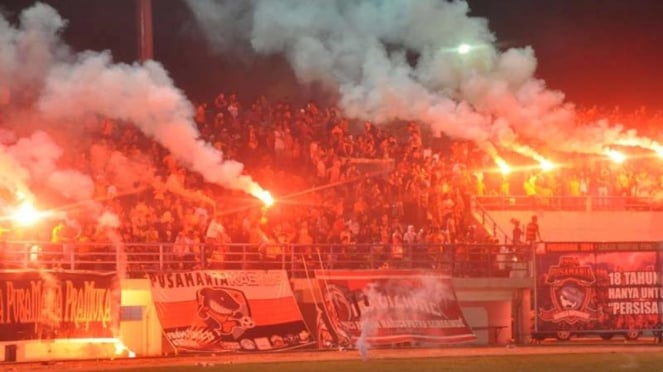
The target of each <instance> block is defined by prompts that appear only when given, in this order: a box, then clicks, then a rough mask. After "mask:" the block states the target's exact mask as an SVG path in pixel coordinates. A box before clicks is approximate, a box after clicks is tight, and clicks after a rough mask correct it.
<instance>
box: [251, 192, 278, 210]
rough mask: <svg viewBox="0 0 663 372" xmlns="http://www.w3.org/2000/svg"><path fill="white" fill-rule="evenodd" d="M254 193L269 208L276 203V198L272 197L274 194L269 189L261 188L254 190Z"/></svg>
mask: <svg viewBox="0 0 663 372" xmlns="http://www.w3.org/2000/svg"><path fill="white" fill-rule="evenodd" d="M252 194H253V196H255V197H256V198H258V199H260V201H262V203H263V204H264V205H265V208H269V207H271V206H272V205H274V198H273V197H272V194H270V192H269V191H267V190H264V189H260V190H255V191H253V192H252Z"/></svg>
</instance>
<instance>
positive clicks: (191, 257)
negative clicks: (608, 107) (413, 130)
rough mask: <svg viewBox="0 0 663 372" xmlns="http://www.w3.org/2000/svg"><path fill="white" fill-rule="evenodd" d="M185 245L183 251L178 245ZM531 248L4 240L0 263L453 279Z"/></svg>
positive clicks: (505, 266) (510, 260)
mask: <svg viewBox="0 0 663 372" xmlns="http://www.w3.org/2000/svg"><path fill="white" fill-rule="evenodd" d="M184 248H185V249H184ZM531 256H532V249H531V247H529V246H527V245H518V246H513V245H499V244H461V243H457V244H438V245H434V244H417V245H403V246H394V245H391V244H352V245H341V244H318V245H296V244H286V245H251V244H229V245H223V246H220V245H209V244H195V245H190V246H183V245H180V244H173V243H152V244H134V243H126V244H122V245H117V246H114V245H112V244H94V243H85V244H76V243H64V244H62V243H58V244H54V243H50V242H37V241H11V242H5V243H4V244H3V245H2V248H1V249H0V268H26V267H44V268H61V269H65V270H102V271H109V270H111V271H115V270H117V271H120V272H124V273H126V275H127V276H128V277H144V276H145V275H146V274H147V273H154V272H163V271H185V270H192V269H235V270H237V269H242V270H249V269H265V270H267V269H272V270H273V269H280V270H286V271H287V272H288V274H289V275H290V276H291V277H306V274H307V273H306V270H315V269H327V270H331V269H380V268H385V269H386V268H391V269H426V270H434V271H439V272H443V273H446V274H450V275H453V276H455V277H509V276H511V277H527V276H529V275H530V262H531Z"/></svg>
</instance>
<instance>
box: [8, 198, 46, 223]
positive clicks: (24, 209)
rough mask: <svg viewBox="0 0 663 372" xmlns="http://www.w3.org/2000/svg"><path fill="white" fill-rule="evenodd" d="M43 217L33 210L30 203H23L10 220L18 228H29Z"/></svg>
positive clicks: (40, 213)
mask: <svg viewBox="0 0 663 372" xmlns="http://www.w3.org/2000/svg"><path fill="white" fill-rule="evenodd" d="M43 217H44V215H43V213H42V212H40V211H38V210H37V209H35V207H34V206H33V205H32V203H31V202H30V201H27V200H26V201H24V202H23V203H21V205H19V207H18V208H16V210H14V213H13V214H12V220H13V221H14V223H16V224H17V225H19V226H31V225H34V224H36V223H37V222H39V220H41V219H42V218H43Z"/></svg>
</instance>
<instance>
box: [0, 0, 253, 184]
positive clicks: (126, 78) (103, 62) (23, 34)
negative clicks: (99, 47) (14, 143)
mask: <svg viewBox="0 0 663 372" xmlns="http://www.w3.org/2000/svg"><path fill="white" fill-rule="evenodd" d="M65 26H66V21H65V20H63V19H62V18H61V17H60V15H59V14H58V13H57V12H56V11H55V10H54V9H53V8H51V7H50V6H48V5H45V4H42V3H37V4H35V5H34V6H32V7H30V8H28V9H26V10H24V11H23V12H22V13H21V15H20V17H19V24H18V25H17V26H16V27H13V26H12V25H11V24H9V22H8V21H7V20H6V19H2V18H0V87H1V88H2V89H3V90H4V89H7V88H8V89H9V92H10V98H9V102H10V104H12V105H15V106H16V105H32V104H34V105H35V107H36V108H37V109H38V113H39V114H40V120H41V121H43V122H44V123H47V122H67V121H76V120H78V119H82V118H84V117H86V116H105V117H108V118H115V119H122V120H124V121H128V122H131V123H133V124H135V125H136V126H137V127H138V128H139V129H140V130H141V131H142V132H143V133H144V134H146V135H147V136H150V137H152V138H154V139H155V140H156V141H157V142H159V143H160V144H162V145H163V146H164V147H166V148H167V149H168V150H169V151H170V152H171V153H172V154H173V155H175V156H176V157H177V159H178V160H179V161H180V162H181V163H182V164H183V165H185V166H187V167H188V168H189V169H191V170H193V171H196V172H198V173H200V174H202V175H203V176H204V178H205V179H206V180H207V181H209V182H212V183H216V184H218V185H221V186H224V187H228V188H232V189H239V190H244V191H246V192H249V193H251V194H253V195H259V194H260V193H261V192H262V189H261V188H260V186H259V185H258V184H256V183H255V182H254V181H253V180H252V179H251V178H250V177H249V176H247V175H244V174H243V165H242V164H241V163H239V162H237V161H233V160H228V159H224V158H223V154H222V153H221V152H219V151H218V150H216V149H215V148H213V147H212V146H211V145H210V144H208V143H206V142H204V141H203V140H202V139H201V138H200V134H199V132H198V130H197V128H196V126H195V123H194V122H193V114H194V109H193V107H192V105H191V103H189V101H188V100H187V99H186V97H185V96H184V94H183V93H182V92H181V91H180V90H179V89H177V88H175V86H174V83H173V81H172V79H171V78H170V77H169V76H168V73H167V72H166V71H165V70H164V69H163V67H162V66H161V65H160V64H159V63H156V62H153V61H148V62H146V63H144V64H132V65H128V64H115V63H113V61H112V57H111V55H110V53H108V52H100V53H97V52H92V51H86V52H82V53H73V52H72V51H71V50H70V49H69V48H68V47H67V46H66V45H65V44H64V43H63V42H62V40H61V39H60V33H61V31H62V29H63V28H64V27H65ZM40 139H42V138H41V137H39V138H37V137H34V136H33V137H31V141H36V140H40ZM49 145H52V144H51V143H49ZM37 151H39V152H40V153H41V154H39V155H38V154H31V153H34V152H37ZM60 154H61V150H59V151H58V149H57V146H50V147H45V148H44V147H29V146H21V149H20V151H18V154H14V155H18V156H21V159H22V160H23V161H27V162H28V163H29V168H30V170H31V171H32V172H37V173H38V174H39V175H42V176H43V175H46V174H48V172H51V171H53V170H56V169H57V167H55V163H54V162H52V161H51V160H52V159H56V158H58V157H59V156H60ZM116 160H117V159H116ZM72 182H73V183H74V185H75V187H74V186H73V185H72V184H71V183H72ZM67 183H69V186H68V188H67V190H63V186H66V184H67ZM49 184H51V186H53V187H58V188H59V190H60V191H61V192H62V191H66V192H65V194H72V193H76V194H82V193H83V192H87V191H90V190H91V188H90V187H89V186H90V183H88V182H87V181H86V177H81V176H80V175H79V174H77V173H75V172H74V171H67V172H60V173H56V174H54V175H52V176H49ZM68 196H70V197H73V196H74V195H68Z"/></svg>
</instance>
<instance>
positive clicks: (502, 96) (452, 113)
mask: <svg viewBox="0 0 663 372" xmlns="http://www.w3.org/2000/svg"><path fill="white" fill-rule="evenodd" d="M187 3H188V5H189V7H190V8H191V10H192V11H193V13H194V14H195V15H196V17H197V19H198V20H199V22H200V24H201V25H202V27H203V29H204V30H205V31H206V33H207V35H208V40H209V41H210V42H211V43H212V44H213V45H214V46H215V47H216V48H217V49H219V50H221V51H222V52H224V53H227V54H232V53H236V52H237V50H236V49H237V48H236V47H235V46H237V45H240V46H241V47H246V46H249V47H250V49H252V50H253V51H254V53H256V54H259V55H270V54H283V55H285V56H286V57H287V59H288V60H289V62H290V65H291V67H292V69H293V70H294V73H295V74H296V76H297V78H298V79H299V81H300V82H302V83H304V84H306V83H311V82H317V83H322V84H324V85H325V86H327V87H328V88H330V89H331V90H332V91H333V92H335V93H336V94H338V95H339V99H340V106H341V107H342V109H343V110H344V112H345V113H346V115H348V116H351V117H355V118H360V119H366V120H371V121H375V122H385V121H388V120H391V119H402V120H417V121H421V122H424V123H429V124H431V126H432V128H433V130H434V131H436V132H438V133H439V132H444V133H446V134H447V135H450V136H452V137H455V138H461V139H467V140H472V141H475V142H476V143H477V144H479V145H480V146H482V147H484V149H486V150H490V146H485V145H487V144H488V143H489V142H492V143H495V144H497V145H499V146H502V147H506V148H512V147H513V146H514V145H516V144H518V143H520V142H522V141H525V140H535V141H538V142H544V143H548V144H550V145H551V147H552V148H555V149H557V150H559V151H568V152H592V153H600V152H602V151H603V146H604V145H606V144H612V143H617V142H619V141H620V139H622V138H624V137H628V135H627V134H626V133H624V130H623V128H622V127H621V126H614V127H609V126H606V124H605V123H596V124H592V125H586V126H583V127H582V129H579V130H578V129H576V128H577V127H576V125H575V124H576V120H577V119H576V115H575V110H574V107H573V105H571V104H568V103H565V101H564V95H563V94H562V93H561V92H559V91H554V90H550V89H548V88H547V87H546V85H545V82H544V81H542V80H540V79H537V78H535V75H534V73H535V71H536V65H537V60H536V57H535V55H534V51H533V50H532V48H530V47H524V48H512V49H508V50H506V51H500V50H498V48H497V47H496V46H495V36H494V35H493V34H492V33H491V32H490V30H489V28H488V23H487V21H486V20H485V19H482V18H477V17H470V16H469V10H470V9H469V6H468V4H467V3H466V2H465V1H443V0H418V1H365V0H354V1H353V0H350V1H343V0H330V1H309V0H250V1H249V0H247V1H241V2H236V1H231V0H230V1H226V0H216V1H213V0H187ZM461 44H467V45H470V46H471V47H470V50H469V52H468V53H458V50H457V46H458V45H461ZM231 47H234V48H235V49H231ZM413 55H414V56H416V58H415V60H414V61H413V59H412V58H411V56H413ZM636 137H637V136H636ZM601 139H602V140H601Z"/></svg>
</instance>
